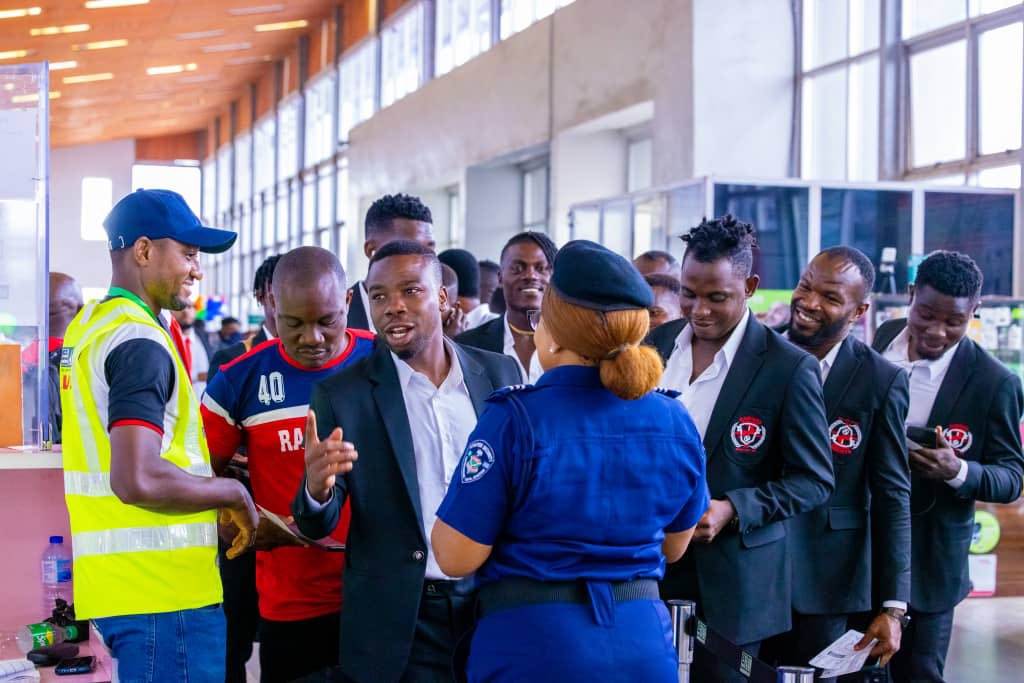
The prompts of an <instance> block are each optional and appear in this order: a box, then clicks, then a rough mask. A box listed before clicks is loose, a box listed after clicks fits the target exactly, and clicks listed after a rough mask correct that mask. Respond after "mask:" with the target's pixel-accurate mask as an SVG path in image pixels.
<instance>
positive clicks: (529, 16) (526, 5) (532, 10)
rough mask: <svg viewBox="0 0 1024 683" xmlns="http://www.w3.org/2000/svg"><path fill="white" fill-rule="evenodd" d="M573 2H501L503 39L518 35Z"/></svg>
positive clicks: (517, 0) (565, 0) (560, 0)
mask: <svg viewBox="0 0 1024 683" xmlns="http://www.w3.org/2000/svg"><path fill="white" fill-rule="evenodd" d="M572 1H573V0H501V39H502V40H504V39H505V38H508V37H509V36H510V35H512V34H513V33H518V32H519V31H522V30H523V29H524V28H526V27H527V26H529V25H530V24H532V23H534V22H536V21H540V20H541V19H543V18H544V17H546V16H548V15H549V14H551V13H552V12H554V11H555V10H556V9H558V8H559V7H565V6H566V5H568V4H570V3H571V2H572Z"/></svg>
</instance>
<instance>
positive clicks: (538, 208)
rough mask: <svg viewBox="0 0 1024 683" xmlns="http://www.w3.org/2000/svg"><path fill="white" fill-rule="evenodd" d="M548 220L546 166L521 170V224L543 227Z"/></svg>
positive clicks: (535, 227)
mask: <svg viewBox="0 0 1024 683" xmlns="http://www.w3.org/2000/svg"><path fill="white" fill-rule="evenodd" d="M547 220H548V167H547V166H541V167H539V168H535V169H533V170H530V171H524V172H523V225H524V226H525V227H528V228H531V229H534V230H536V229H543V228H542V227H540V226H546V225H547Z"/></svg>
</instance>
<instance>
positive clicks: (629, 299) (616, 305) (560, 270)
mask: <svg viewBox="0 0 1024 683" xmlns="http://www.w3.org/2000/svg"><path fill="white" fill-rule="evenodd" d="M551 286H552V287H554V288H555V291H556V292H558V294H559V296H561V297H562V298H563V299H565V300H566V301H568V302H569V303H571V304H576V305H577V306H582V307H584V308H590V309H593V310H595V311H624V310H629V309H636V308H650V307H651V306H653V305H654V293H653V292H652V291H651V288H650V286H649V285H648V284H647V283H646V282H645V281H644V278H643V276H642V275H641V274H640V271H638V270H637V269H636V268H635V267H634V266H633V264H632V263H630V262H629V261H627V260H626V259H625V258H623V257H622V256H619V255H618V254H616V253H615V252H613V251H610V250H608V249H606V248H604V247H602V246H601V245H600V244H597V243H595V242H590V241H588V240H574V241H572V242H569V243H568V244H566V245H565V246H564V247H562V248H561V249H559V250H558V255H557V256H556V257H555V269H554V273H553V274H552V276H551Z"/></svg>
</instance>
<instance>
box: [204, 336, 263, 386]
mask: <svg viewBox="0 0 1024 683" xmlns="http://www.w3.org/2000/svg"><path fill="white" fill-rule="evenodd" d="M265 341H267V333H266V332H264V330H263V326H262V325H261V326H260V331H259V332H257V333H256V334H255V335H254V336H253V338H252V343H251V344H246V343H245V342H244V341H241V342H238V343H237V344H232V345H231V346H226V347H224V348H223V349H221V350H220V351H217V352H216V353H215V354H213V357H212V358H210V369H209V370H208V371H207V372H206V383H207V384H209V383H210V382H212V381H213V376H214V375H216V374H217V373H218V372H220V369H221V368H222V367H224V366H225V365H227V364H228V363H230V362H231V361H233V360H234V359H236V358H238V357H239V356H241V355H242V354H244V353H245V352H246V351H248V350H249V349H252V348H255V347H257V346H259V345H260V344H262V343H263V342H265Z"/></svg>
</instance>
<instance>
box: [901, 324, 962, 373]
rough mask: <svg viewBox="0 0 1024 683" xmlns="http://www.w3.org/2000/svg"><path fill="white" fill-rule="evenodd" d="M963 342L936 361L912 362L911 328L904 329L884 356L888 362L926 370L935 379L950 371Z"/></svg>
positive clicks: (959, 342) (955, 345)
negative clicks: (950, 366)
mask: <svg viewBox="0 0 1024 683" xmlns="http://www.w3.org/2000/svg"><path fill="white" fill-rule="evenodd" d="M961 342H963V339H961V340H960V341H958V342H957V343H956V344H954V345H953V346H952V347H950V349H949V350H948V351H946V352H945V353H944V354H942V355H941V356H939V357H938V358H936V359H935V360H925V359H921V360H916V361H912V360H910V327H904V328H903V331H902V332H900V333H899V334H898V335H896V338H895V339H893V340H892V343H891V344H889V348H888V349H887V350H886V353H885V354H884V356H885V357H886V360H890V361H895V362H897V363H901V364H903V365H905V366H908V367H909V366H913V367H914V369H915V370H917V369H919V368H920V369H925V370H927V371H928V376H929V377H930V378H933V379H934V378H935V377H939V376H941V375H945V374H946V370H948V369H949V364H950V363H952V362H953V356H955V355H956V352H957V349H959V348H960V344H961Z"/></svg>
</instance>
